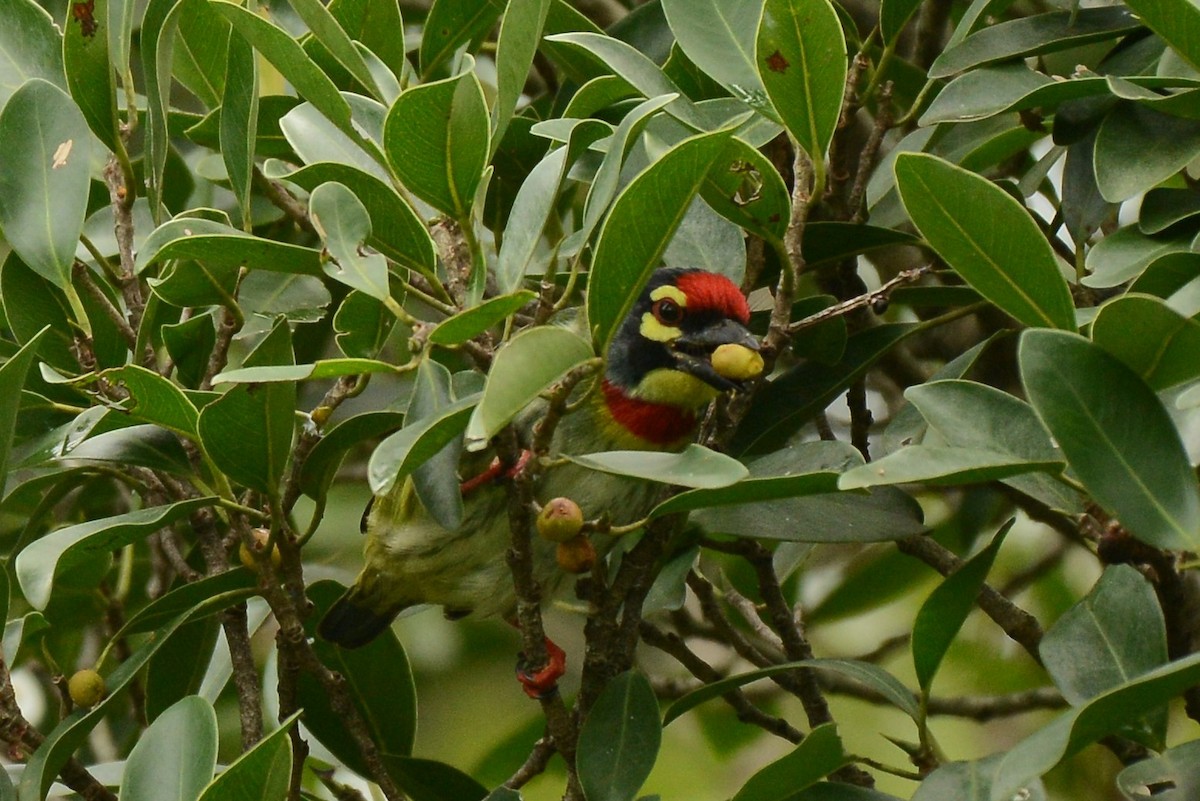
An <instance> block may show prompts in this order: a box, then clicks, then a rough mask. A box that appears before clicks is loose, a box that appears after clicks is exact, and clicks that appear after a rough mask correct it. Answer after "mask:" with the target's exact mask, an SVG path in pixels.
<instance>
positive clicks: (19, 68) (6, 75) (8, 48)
mask: <svg viewBox="0 0 1200 801" xmlns="http://www.w3.org/2000/svg"><path fill="white" fill-rule="evenodd" d="M0 18H3V19H5V20H8V22H9V24H8V25H5V26H3V28H2V29H0V54H3V56H4V57H3V61H4V62H5V67H4V68H3V69H0V109H2V108H4V104H5V103H7V102H8V99H9V98H10V97H11V96H12V94H13V92H15V91H17V89H18V88H20V86H21V84H23V83H25V82H26V81H28V80H31V79H33V78H41V79H42V80H45V81H49V82H50V83H52V84H54V85H56V86H58V87H59V88H60V89H66V81H65V80H64V73H63V58H62V34H61V33H60V32H59V30H58V28H57V27H56V26H55V24H54V20H53V19H52V18H51V17H50V14H49V13H48V12H47V11H46V10H45V9H43V8H42V7H41V6H39V5H38V4H37V3H35V2H33V1H32V0H3V2H0Z"/></svg>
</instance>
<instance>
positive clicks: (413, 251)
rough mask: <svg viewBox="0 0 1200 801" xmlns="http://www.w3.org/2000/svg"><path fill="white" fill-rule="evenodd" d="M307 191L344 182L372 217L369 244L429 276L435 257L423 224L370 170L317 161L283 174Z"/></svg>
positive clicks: (431, 241) (391, 189)
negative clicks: (327, 184) (325, 184)
mask: <svg viewBox="0 0 1200 801" xmlns="http://www.w3.org/2000/svg"><path fill="white" fill-rule="evenodd" d="M283 177H285V178H286V179H287V180H288V181H290V182H292V183H294V184H296V185H297V186H300V187H303V188H304V189H307V190H309V191H310V192H311V191H313V190H314V189H316V188H317V187H318V186H320V185H321V184H324V183H327V182H331V181H332V182H337V183H339V184H344V185H345V186H346V187H347V188H349V189H350V191H351V192H353V193H354V196H355V197H357V198H358V201H359V202H360V203H362V205H363V207H364V208H366V210H367V213H368V214H369V215H370V216H371V237H370V239H369V240H368V242H369V243H370V245H371V246H372V247H374V248H375V249H376V250H378V251H379V252H380V253H382V254H383V255H385V256H387V257H388V258H389V259H392V260H393V261H396V262H399V263H400V264H403V265H404V266H406V267H411V268H412V269H414V270H417V271H418V272H421V273H423V274H425V275H426V276H430V275H433V274H434V268H435V266H436V264H437V257H436V256H435V255H434V250H433V240H432V239H430V237H429V231H428V229H426V227H425V224H424V223H423V222H421V219H420V218H419V217H418V216H417V214H416V212H414V211H413V210H412V207H411V206H409V205H408V204H407V203H406V202H404V200H403V199H402V198H401V197H400V195H398V194H396V190H394V189H393V188H392V187H390V186H388V185H387V184H386V183H384V182H383V181H381V180H380V179H379V178H378V177H376V176H375V175H372V174H371V173H370V172H364V171H363V170H360V169H358V168H357V167H352V166H350V165H348V164H335V163H333V162H317V163H315V164H309V165H308V166H307V167H302V168H301V169H299V170H296V171H295V172H291V173H288V174H287V175H285V176H283Z"/></svg>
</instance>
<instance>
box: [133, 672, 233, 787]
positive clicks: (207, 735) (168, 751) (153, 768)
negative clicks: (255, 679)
mask: <svg viewBox="0 0 1200 801" xmlns="http://www.w3.org/2000/svg"><path fill="white" fill-rule="evenodd" d="M216 765H217V715H216V713H215V712H214V711H213V708H212V706H211V705H210V704H209V703H208V702H207V701H205V700H204V699H203V698H200V697H199V696H195V695H189V696H188V697H186V698H183V699H181V700H179V701H177V702H176V703H175V704H173V705H172V706H171V707H170V708H169V709H167V710H166V711H165V712H163V713H162V714H161V715H159V716H158V717H157V718H156V719H155V720H154V722H153V723H151V724H150V727H149V728H148V729H146V731H145V732H143V734H142V736H141V737H139V738H138V740H137V742H136V743H135V744H134V746H133V750H132V751H130V753H129V759H128V761H127V762H126V765H125V773H124V775H123V776H122V778H121V797H122V798H123V799H126V801H196V799H197V798H199V797H200V793H201V792H202V791H203V790H204V787H205V786H206V785H207V784H208V783H209V782H210V781H212V777H213V771H214V770H215V769H216Z"/></svg>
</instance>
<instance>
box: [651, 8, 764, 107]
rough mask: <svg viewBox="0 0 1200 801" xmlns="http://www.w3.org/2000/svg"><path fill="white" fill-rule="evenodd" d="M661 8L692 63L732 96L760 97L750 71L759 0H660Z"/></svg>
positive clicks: (755, 74) (758, 83)
mask: <svg viewBox="0 0 1200 801" xmlns="http://www.w3.org/2000/svg"><path fill="white" fill-rule="evenodd" d="M662 5H663V12H664V13H665V14H666V16H667V22H668V23H669V24H670V26H671V31H672V33H674V34H675V39H676V41H677V42H678V43H679V47H680V48H681V49H682V50H683V52H684V53H685V54H686V55H687V57H688V58H689V59H690V60H691V61H692V63H694V64H695V65H696V66H697V67H699V68H700V69H701V70H703V71H704V73H705V74H706V75H708V76H709V77H710V78H712V79H713V80H714V81H716V82H717V83H719V84H721V85H722V86H724V87H725V88H726V89H728V90H729V91H730V93H731V94H732V95H733V96H734V97H754V96H758V97H760V98H761V97H763V91H764V90H763V88H762V80H761V79H759V77H758V70H756V69H755V68H754V32H755V30H756V29H757V28H758V20H759V17H761V16H762V7H763V0H732V2H731V1H730V0H702V2H697V1H696V0H664V2H663V4H662ZM759 102H760V103H761V100H760V101H759Z"/></svg>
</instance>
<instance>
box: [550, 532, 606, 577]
mask: <svg viewBox="0 0 1200 801" xmlns="http://www.w3.org/2000/svg"><path fill="white" fill-rule="evenodd" d="M554 559H555V561H557V562H558V566H559V567H561V568H562V569H563V570H565V571H566V572H568V573H586V572H588V571H589V570H591V569H592V565H594V564H596V547H595V546H594V545H592V541H591V540H589V539H588V538H587V537H586V536H584V535H583V534H576V535H575V536H574V537H572V538H571V539H569V540H567V541H566V542H560V543H559V544H558V547H557V548H555V549H554Z"/></svg>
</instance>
